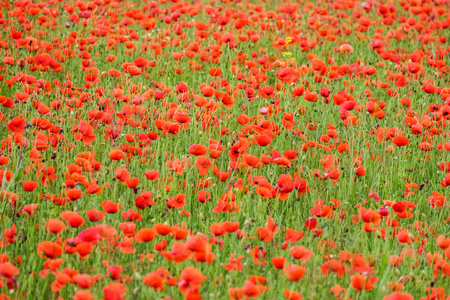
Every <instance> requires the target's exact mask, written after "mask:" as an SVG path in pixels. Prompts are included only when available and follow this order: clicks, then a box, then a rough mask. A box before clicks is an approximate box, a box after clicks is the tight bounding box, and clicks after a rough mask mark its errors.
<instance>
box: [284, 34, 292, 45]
mask: <svg viewBox="0 0 450 300" xmlns="http://www.w3.org/2000/svg"><path fill="white" fill-rule="evenodd" d="M285 42H286V44H290V43H291V42H292V38H291V37H290V36H288V37H287V38H286V40H285Z"/></svg>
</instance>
